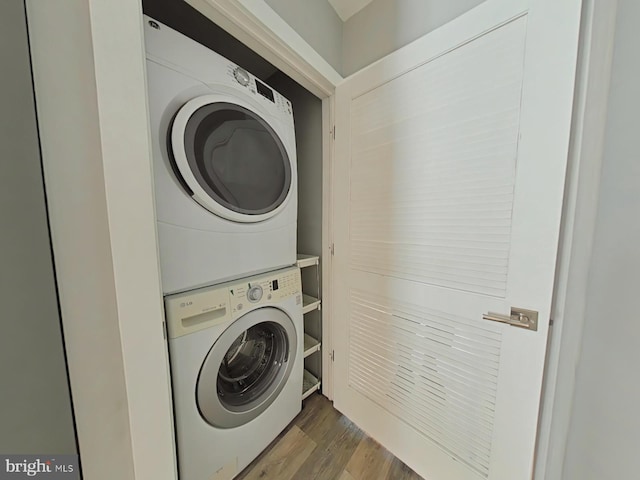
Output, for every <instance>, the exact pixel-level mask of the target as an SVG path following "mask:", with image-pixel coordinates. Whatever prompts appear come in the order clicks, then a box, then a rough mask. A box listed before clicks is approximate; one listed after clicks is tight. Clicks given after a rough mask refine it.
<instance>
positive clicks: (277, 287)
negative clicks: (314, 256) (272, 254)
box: [228, 268, 302, 316]
mask: <svg viewBox="0 0 640 480" xmlns="http://www.w3.org/2000/svg"><path fill="white" fill-rule="evenodd" d="M228 290H229V300H230V303H231V312H232V313H233V315H234V316H236V315H241V314H242V313H244V311H245V310H247V308H250V307H255V306H256V305H268V304H271V303H274V302H278V301H280V300H282V299H283V298H286V297H291V296H294V295H298V296H300V297H301V296H302V293H301V292H302V287H301V283H300V270H299V269H298V268H294V269H287V270H284V271H279V272H271V273H268V274H265V275H264V276H259V277H253V278H251V279H249V280H246V281H239V282H237V283H233V284H231V285H229V287H228Z"/></svg>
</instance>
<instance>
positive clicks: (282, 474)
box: [237, 394, 422, 480]
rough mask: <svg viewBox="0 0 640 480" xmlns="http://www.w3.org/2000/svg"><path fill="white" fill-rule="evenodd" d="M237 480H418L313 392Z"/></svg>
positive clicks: (325, 399) (412, 473)
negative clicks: (289, 422)
mask: <svg viewBox="0 0 640 480" xmlns="http://www.w3.org/2000/svg"><path fill="white" fill-rule="evenodd" d="M237 478H238V479H242V480H254V479H261V480H269V479H274V480H290V479H295V480H298V479H300V480H311V479H319V480H420V479H421V478H422V477H420V476H419V475H418V474H416V473H415V472H414V471H413V470H411V469H410V468H409V467H407V466H406V465H405V464H404V463H402V462H401V461H400V460H398V459H397V458H396V457H394V456H393V455H392V454H391V453H389V452H388V451H387V450H385V449H384V448H382V447H381V446H380V444H378V443H377V442H375V441H374V440H372V439H371V438H370V437H368V436H367V435H366V434H365V433H364V432H362V430H360V429H359V428H358V427H356V426H355V425H354V424H353V423H351V422H350V421H349V420H348V419H347V418H346V417H345V416H344V415H342V414H341V413H340V412H338V411H337V410H335V409H334V408H333V405H332V404H331V402H330V401H329V400H327V398H326V397H323V396H322V395H320V394H313V395H311V396H310V397H309V398H307V399H306V400H305V401H304V405H303V407H302V412H300V414H299V415H298V416H297V417H296V418H295V419H294V420H293V422H291V424H290V425H289V427H287V429H286V430H285V431H284V432H282V433H281V434H280V435H279V436H278V438H276V439H275V440H274V441H273V442H272V443H271V445H269V447H268V448H267V449H266V450H265V451H264V452H262V454H261V455H260V456H259V457H258V458H256V459H255V460H254V461H253V463H251V465H249V466H248V467H247V468H246V469H245V470H244V471H243V472H242V473H241V474H240V475H239V476H238V477H237Z"/></svg>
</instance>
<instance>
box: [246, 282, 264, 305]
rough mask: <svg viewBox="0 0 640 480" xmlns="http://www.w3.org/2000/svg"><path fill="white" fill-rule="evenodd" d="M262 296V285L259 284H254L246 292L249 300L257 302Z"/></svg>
mask: <svg viewBox="0 0 640 480" xmlns="http://www.w3.org/2000/svg"><path fill="white" fill-rule="evenodd" d="M261 298H262V287H261V286H260V285H254V286H253V287H251V288H250V289H249V291H248V292H247V300H249V301H250V302H259V301H260V299H261Z"/></svg>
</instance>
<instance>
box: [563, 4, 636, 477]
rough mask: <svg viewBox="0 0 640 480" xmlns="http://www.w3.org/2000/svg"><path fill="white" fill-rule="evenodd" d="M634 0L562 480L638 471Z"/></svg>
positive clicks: (615, 99) (619, 52)
mask: <svg viewBox="0 0 640 480" xmlns="http://www.w3.org/2000/svg"><path fill="white" fill-rule="evenodd" d="M639 21H640V3H638V2H637V1H636V0H620V1H619V3H618V21H617V32H616V40H615V52H614V59H613V71H612V77H611V90H610V96H609V113H608V122H607V130H606V137H605V150H604V158H603V169H602V177H601V184H600V198H599V207H598V219H597V223H596V233H595V239H594V249H593V258H592V263H591V268H590V278H589V286H588V293H589V294H588V301H587V314H586V317H585V327H584V337H583V342H582V353H581V357H580V361H579V363H578V366H577V383H576V389H575V394H574V405H573V412H572V418H571V427H570V432H569V438H568V443H567V449H566V457H565V463H564V475H563V477H562V478H563V480H601V479H605V478H607V479H609V478H611V479H627V478H638V475H639V473H638V472H640V456H639V455H638V444H639V442H640V433H639V432H640V415H639V414H638V405H640V382H638V365H639V364H640V321H639V320H638V315H637V303H636V300H637V298H638V294H639V292H640V248H639V247H638V245H640V215H639V214H638V212H639V211H640V160H639V158H640V156H639V154H638V144H637V138H638V131H639V130H638V129H639V125H640V123H639V121H638V111H640V89H639V88H638V85H640V57H639V56H638V53H637V45H638V44H640V31H638V28H637V23H638V22H639Z"/></svg>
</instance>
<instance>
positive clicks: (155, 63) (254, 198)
mask: <svg viewBox="0 0 640 480" xmlns="http://www.w3.org/2000/svg"><path fill="white" fill-rule="evenodd" d="M145 42H146V51H147V82H148V93H149V114H150V126H151V140H152V148H153V173H154V182H155V202H156V216H157V225H158V240H159V246H160V265H161V270H162V286H163V292H164V293H165V294H168V293H175V292H180V291H186V290H189V289H192V288H196V287H201V286H205V285H213V284H215V283H220V282H223V281H226V280H230V279H233V278H240V277H243V276H248V275H253V274H256V273H260V272H265V271H269V270H275V269H277V268H281V267H284V266H288V265H293V264H294V263H295V261H296V221H297V170H296V148H295V129H294V124H293V113H292V110H291V103H290V102H289V100H287V99H286V98H284V97H283V96H282V95H280V94H279V93H278V92H276V91H275V90H273V89H272V88H270V87H269V86H267V85H265V84H264V83H262V82H261V81H260V80H258V79H257V78H255V77H254V76H253V75H251V74H250V73H248V72H247V71H245V70H243V69H242V68H240V67H238V66H237V65H235V64H234V63H232V62H231V61H229V60H227V59H225V58H223V57H221V56H220V55H218V54H216V53H214V52H212V51H211V50H209V49H208V48H206V47H204V46H202V45H200V44H199V43H197V42H194V41H193V40H191V39H189V38H187V37H185V36H184V35H182V34H180V33H178V32H176V31H175V30H172V29H171V28H169V27H167V26H165V25H162V24H161V23H159V22H157V21H155V20H153V19H151V18H149V17H145Z"/></svg>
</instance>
